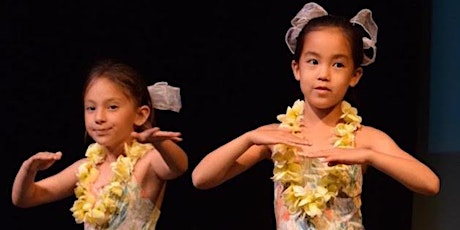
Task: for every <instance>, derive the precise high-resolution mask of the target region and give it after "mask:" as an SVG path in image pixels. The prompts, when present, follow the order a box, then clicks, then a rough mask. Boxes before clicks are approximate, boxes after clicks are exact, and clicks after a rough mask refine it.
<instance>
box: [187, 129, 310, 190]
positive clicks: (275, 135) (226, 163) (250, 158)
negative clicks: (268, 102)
mask: <svg viewBox="0 0 460 230" xmlns="http://www.w3.org/2000/svg"><path fill="white" fill-rule="evenodd" d="M277 143H285V144H293V145H301V144H307V143H306V141H304V140H302V139H300V138H298V137H296V136H294V135H292V134H291V133H290V131H289V130H283V129H279V128H278V125H277V124H274V125H266V126H262V127H260V128H258V129H255V130H252V131H249V132H246V133H244V134H243V135H241V136H239V137H237V138H235V139H233V140H232V141H230V142H228V143H226V144H224V145H223V146H221V147H219V148H217V149H216V150H214V151H212V152H211V153H209V154H207V155H206V156H205V157H204V158H203V159H202V160H201V162H200V163H199V164H198V165H197V166H196V167H195V169H194V170H193V172H192V180H193V184H194V186H195V187H197V188H199V189H209V188H213V187H216V186H218V185H220V184H222V183H224V182H225V181H227V180H229V179H230V178H233V177H235V176H236V175H239V174H240V173H242V172H244V171H245V170H247V169H249V168H250V167H252V166H253V165H254V164H256V163H257V162H259V161H261V160H263V159H267V158H270V154H271V151H270V149H269V147H268V146H269V145H273V144H277Z"/></svg>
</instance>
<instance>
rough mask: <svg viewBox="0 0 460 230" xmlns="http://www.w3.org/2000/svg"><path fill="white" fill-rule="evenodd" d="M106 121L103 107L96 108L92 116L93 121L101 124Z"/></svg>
mask: <svg viewBox="0 0 460 230" xmlns="http://www.w3.org/2000/svg"><path fill="white" fill-rule="evenodd" d="M105 121H106V114H105V110H104V109H98V110H96V113H95V116H94V122H96V124H102V123H104V122H105Z"/></svg>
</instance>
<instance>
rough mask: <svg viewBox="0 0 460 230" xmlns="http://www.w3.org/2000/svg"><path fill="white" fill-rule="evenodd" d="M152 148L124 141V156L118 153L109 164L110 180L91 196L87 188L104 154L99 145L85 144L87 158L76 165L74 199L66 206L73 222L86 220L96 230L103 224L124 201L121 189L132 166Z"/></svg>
mask: <svg viewBox="0 0 460 230" xmlns="http://www.w3.org/2000/svg"><path fill="white" fill-rule="evenodd" d="M152 148H153V146H152V145H151V144H140V143H138V142H137V141H136V140H134V141H133V143H132V144H131V145H128V144H125V154H126V156H123V155H120V156H119V157H118V158H117V160H116V161H115V162H112V163H111V164H110V166H111V169H112V172H113V176H112V179H111V182H110V183H109V184H107V185H105V186H104V187H103V189H102V191H101V192H99V193H98V194H97V196H95V195H93V193H91V192H90V189H91V186H92V184H93V183H94V181H96V179H97V177H98V176H99V171H98V170H97V167H96V166H97V165H98V164H100V163H102V162H103V161H104V160H105V157H106V156H105V152H104V149H103V148H102V146H100V145H99V144H97V143H93V144H91V145H89V146H88V149H87V151H86V154H85V156H86V157H87V159H88V160H87V161H86V162H84V163H82V164H81V165H80V167H79V168H78V172H77V174H76V176H77V178H78V182H77V186H76V188H75V189H74V193H75V196H76V197H77V200H76V201H75V202H74V204H73V206H72V208H71V209H70V211H72V212H73V217H74V218H75V221H76V222H77V223H87V224H89V225H92V226H94V227H95V228H97V229H99V228H105V227H107V225H108V221H109V220H110V219H111V217H112V215H114V214H116V213H117V212H118V208H117V204H118V203H119V202H125V200H123V196H124V195H125V194H124V191H125V188H126V186H127V185H128V183H129V181H130V179H131V176H132V172H133V168H134V165H135V164H136V162H137V160H138V159H139V158H141V157H143V156H144V154H145V153H146V152H147V151H148V150H150V149H152Z"/></svg>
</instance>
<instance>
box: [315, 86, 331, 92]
mask: <svg viewBox="0 0 460 230" xmlns="http://www.w3.org/2000/svg"><path fill="white" fill-rule="evenodd" d="M315 90H319V91H331V90H330V89H329V88H327V87H325V86H318V87H315Z"/></svg>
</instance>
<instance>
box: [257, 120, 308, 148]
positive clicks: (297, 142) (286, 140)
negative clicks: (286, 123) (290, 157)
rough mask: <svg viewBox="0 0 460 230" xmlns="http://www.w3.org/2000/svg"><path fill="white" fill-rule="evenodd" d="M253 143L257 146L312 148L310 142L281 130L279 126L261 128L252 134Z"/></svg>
mask: <svg viewBox="0 0 460 230" xmlns="http://www.w3.org/2000/svg"><path fill="white" fill-rule="evenodd" d="M250 133H251V135H250V137H251V141H252V143H254V144H256V145H273V144H286V145H292V146H297V147H302V146H311V144H310V142H309V141H308V140H305V139H302V138H300V137H297V136H295V135H293V134H292V133H291V130H289V129H286V128H280V127H279V124H269V125H264V126H261V127H259V128H257V129H255V130H252V131H251V132H250Z"/></svg>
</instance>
